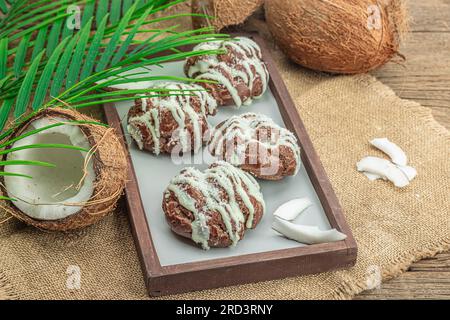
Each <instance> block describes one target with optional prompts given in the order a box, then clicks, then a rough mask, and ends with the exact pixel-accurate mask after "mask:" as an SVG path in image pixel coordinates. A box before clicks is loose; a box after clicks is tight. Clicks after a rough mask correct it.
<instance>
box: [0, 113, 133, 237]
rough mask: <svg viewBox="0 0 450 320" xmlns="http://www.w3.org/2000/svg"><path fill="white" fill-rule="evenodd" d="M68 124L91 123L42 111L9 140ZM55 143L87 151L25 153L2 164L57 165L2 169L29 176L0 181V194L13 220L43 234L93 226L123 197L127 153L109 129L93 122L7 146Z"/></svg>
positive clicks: (7, 157) (85, 118)
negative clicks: (6, 199)
mask: <svg viewBox="0 0 450 320" xmlns="http://www.w3.org/2000/svg"><path fill="white" fill-rule="evenodd" d="M67 121H95V120H94V119H92V118H90V117H88V116H85V115H82V114H80V113H78V112H76V111H73V110H66V109H59V108H51V109H45V110H43V111H41V112H39V113H38V114H36V115H35V116H33V117H32V118H31V119H29V120H28V121H26V122H25V123H23V124H22V125H21V126H20V127H18V128H17V129H16V130H15V131H14V133H13V135H12V138H14V137H18V136H20V135H22V134H24V133H27V132H29V131H30V130H33V129H39V128H43V127H46V126H48V125H50V124H54V123H60V122H67ZM34 143H44V144H49V143H58V144H66V145H72V146H77V147H81V148H83V149H87V150H90V151H89V152H82V151H77V150H69V149H60V148H58V149H45V148H39V149H26V150H20V151H16V152H13V153H10V154H8V155H5V156H4V157H3V159H2V160H37V161H44V162H49V163H52V164H54V165H56V167H55V168H47V167H36V166H6V167H4V168H1V169H2V170H5V171H9V172H15V173H22V174H27V175H30V176H32V179H31V180H30V179H25V178H21V177H3V179H2V181H1V187H0V190H1V193H2V195H7V196H9V197H10V198H14V199H16V201H12V202H6V205H7V208H5V209H6V210H7V211H8V212H9V213H11V214H12V215H13V216H15V217H16V218H18V219H20V220H22V221H24V222H25V223H28V224H30V225H33V226H36V227H38V228H41V229H46V230H58V231H66V230H72V229H78V228H82V227H85V226H88V225H91V224H93V223H95V222H97V221H99V220H100V219H101V218H103V217H104V216H106V215H107V214H108V213H110V212H111V211H112V210H113V209H114V207H115V205H116V203H117V200H118V199H119V197H120V196H121V194H122V191H123V188H124V185H125V179H126V174H127V161H126V157H125V150H124V148H123V145H122V144H121V142H120V140H119V139H118V137H117V136H116V134H115V133H114V130H113V129H111V128H106V127H103V126H100V125H95V124H70V123H67V124H64V125H63V126H58V127H54V128H51V129H48V130H43V131H41V132H39V133H37V134H34V135H31V136H29V137H27V138H24V139H21V140H18V141H16V142H15V143H14V144H13V145H11V146H8V148H16V147H20V146H23V145H28V144H34Z"/></svg>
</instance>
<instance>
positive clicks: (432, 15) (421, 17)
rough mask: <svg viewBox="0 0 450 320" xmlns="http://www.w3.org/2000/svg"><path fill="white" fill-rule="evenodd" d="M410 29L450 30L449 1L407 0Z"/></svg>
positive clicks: (414, 30)
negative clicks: (410, 16)
mask: <svg viewBox="0 0 450 320" xmlns="http://www.w3.org/2000/svg"><path fill="white" fill-rule="evenodd" d="M409 10H410V14H411V15H412V18H411V23H410V25H411V31H412V32H416V31H426V32H442V31H450V1H449V0H425V1H417V0H413V1H409Z"/></svg>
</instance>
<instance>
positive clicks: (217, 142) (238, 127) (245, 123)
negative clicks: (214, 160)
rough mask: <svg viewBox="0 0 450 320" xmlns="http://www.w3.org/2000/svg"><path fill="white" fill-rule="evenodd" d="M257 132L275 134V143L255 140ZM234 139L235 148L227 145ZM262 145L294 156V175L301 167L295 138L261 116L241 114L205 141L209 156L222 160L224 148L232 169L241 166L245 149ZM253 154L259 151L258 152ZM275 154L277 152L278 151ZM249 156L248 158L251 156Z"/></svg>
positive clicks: (284, 129)
mask: <svg viewBox="0 0 450 320" xmlns="http://www.w3.org/2000/svg"><path fill="white" fill-rule="evenodd" d="M260 128H270V130H271V131H272V132H279V135H278V139H277V140H276V141H273V139H265V140H263V141H261V139H258V137H256V131H257V130H258V129H260ZM235 139H237V141H239V142H240V143H238V144H237V146H234V144H230V142H232V141H234V140H235ZM257 144H260V145H262V146H263V147H264V148H265V149H267V150H269V149H271V150H274V149H277V148H279V147H280V146H286V147H288V148H289V149H291V150H292V152H293V153H294V155H295V161H296V168H295V174H297V172H298V170H299V169H300V165H301V158H300V147H299V146H298V143H297V138H296V137H295V135H294V134H293V133H292V132H291V131H289V130H288V129H286V128H283V127H280V126H279V125H277V124H276V123H275V122H274V121H273V120H272V119H271V118H269V117H268V116H266V115H264V114H256V113H251V112H250V113H245V114H242V115H237V116H233V117H231V118H229V119H228V120H227V121H225V122H223V123H222V124H220V125H218V126H217V127H216V128H215V129H214V132H213V135H212V138H211V139H210V141H209V146H210V150H211V152H212V155H213V156H216V157H222V156H223V154H222V153H223V149H224V146H225V147H226V148H227V149H226V153H227V160H228V161H230V163H231V164H233V165H235V166H240V165H243V164H244V163H243V161H244V160H245V154H244V153H245V152H246V150H247V147H248V146H249V145H257ZM230 146H231V148H230ZM257 150H260V149H259V148H258V149H256V150H255V151H256V152H258V151H257ZM278 150H279V149H278ZM251 156H252V155H251Z"/></svg>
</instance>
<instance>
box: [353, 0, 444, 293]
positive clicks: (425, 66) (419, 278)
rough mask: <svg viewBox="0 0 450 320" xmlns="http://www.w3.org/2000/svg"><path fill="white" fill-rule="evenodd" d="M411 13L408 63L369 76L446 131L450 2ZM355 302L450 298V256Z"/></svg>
mask: <svg viewBox="0 0 450 320" xmlns="http://www.w3.org/2000/svg"><path fill="white" fill-rule="evenodd" d="M409 10H410V15H411V17H412V18H411V29H410V33H409V34H408V35H407V38H406V40H405V41H404V45H403V48H402V50H401V53H402V54H404V55H405V56H406V58H407V61H406V63H405V64H404V65H403V66H402V65H398V64H394V63H389V64H388V65H386V66H385V67H383V68H382V69H381V70H378V71H376V72H374V73H373V74H374V75H375V76H376V77H377V78H378V79H380V80H381V81H382V82H383V83H385V84H387V85H388V86H390V87H391V88H392V89H393V90H394V91H395V92H396V93H397V94H398V95H399V96H400V97H402V98H405V99H412V100H414V101H417V102H419V103H421V104H422V105H423V106H426V107H429V108H431V109H432V111H433V115H434V117H435V118H436V120H437V121H438V122H439V123H441V124H442V125H444V126H445V127H446V128H447V129H450V0H426V1H417V0H413V1H410V4H409ZM449 214H450V213H449ZM356 299H450V253H443V254H439V255H437V256H436V257H434V258H430V259H425V260H422V261H419V262H416V263H415V264H413V265H412V266H411V268H410V269H409V270H408V272H406V273H404V274H403V275H401V276H400V277H398V278H396V279H393V280H390V281H387V282H385V283H384V284H383V285H382V286H381V288H380V289H377V290H373V291H367V292H364V293H363V294H361V295H359V296H357V297H356Z"/></svg>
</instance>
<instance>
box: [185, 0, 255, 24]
mask: <svg viewBox="0 0 450 320" xmlns="http://www.w3.org/2000/svg"><path fill="white" fill-rule="evenodd" d="M263 3H264V0H192V6H191V7H192V13H195V14H202V15H207V16H210V17H214V18H213V19H207V18H205V17H195V16H193V17H192V24H193V26H194V29H198V28H203V27H209V26H213V27H214V29H215V30H216V31H220V30H222V29H224V28H225V27H228V26H234V25H238V24H241V23H243V22H245V20H246V19H247V18H248V17H249V16H251V15H252V14H253V13H254V12H255V11H257V10H258V9H259V8H261V7H262V5H263Z"/></svg>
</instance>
